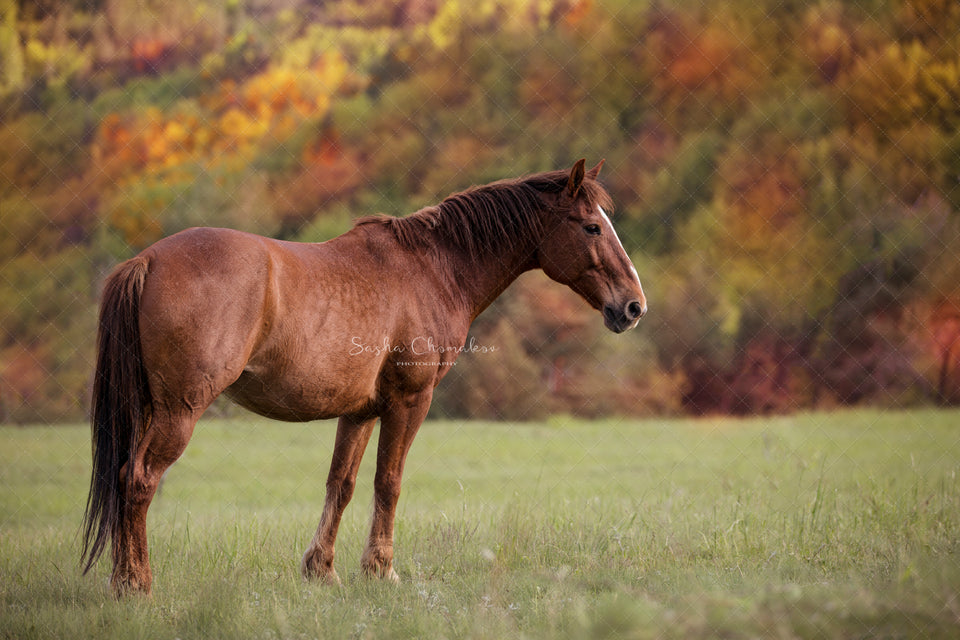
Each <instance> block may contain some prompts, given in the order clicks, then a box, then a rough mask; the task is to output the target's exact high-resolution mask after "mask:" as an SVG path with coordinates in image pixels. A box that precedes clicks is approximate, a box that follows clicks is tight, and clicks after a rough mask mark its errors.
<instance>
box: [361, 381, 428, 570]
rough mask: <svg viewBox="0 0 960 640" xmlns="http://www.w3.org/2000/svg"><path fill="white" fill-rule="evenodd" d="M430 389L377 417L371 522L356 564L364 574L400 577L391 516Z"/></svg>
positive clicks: (425, 409) (399, 400)
mask: <svg viewBox="0 0 960 640" xmlns="http://www.w3.org/2000/svg"><path fill="white" fill-rule="evenodd" d="M432 391H433V390H432V389H430V390H428V391H425V392H421V393H418V394H415V395H408V396H405V397H403V398H402V399H398V400H397V401H396V402H393V403H391V404H390V406H389V407H388V408H387V409H386V410H385V411H384V413H383V415H382V416H381V417H380V441H379V443H378V446H377V475H376V477H375V478H374V482H373V523H372V524H371V526H370V538H369V539H368V540H367V546H366V548H365V549H364V551H363V555H362V556H361V557H360V566H361V568H362V569H363V571H364V573H366V574H367V575H370V576H375V577H377V578H383V579H386V580H390V581H391V582H399V581H400V577H399V576H397V573H396V572H395V571H394V570H393V520H394V517H395V515H396V512H397V500H398V499H399V498H400V481H401V478H402V477H403V464H404V461H405V460H406V458H407V452H408V451H409V450H410V445H411V444H412V443H413V438H414V436H416V435H417V430H418V429H419V428H420V424H421V423H422V422H423V419H424V418H425V417H426V415H427V410H428V409H429V408H430V399H431V398H432V396H433V393H432Z"/></svg>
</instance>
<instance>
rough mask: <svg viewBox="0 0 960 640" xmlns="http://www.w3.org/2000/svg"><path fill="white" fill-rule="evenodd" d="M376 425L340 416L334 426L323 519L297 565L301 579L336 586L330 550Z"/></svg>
mask: <svg viewBox="0 0 960 640" xmlns="http://www.w3.org/2000/svg"><path fill="white" fill-rule="evenodd" d="M376 422H377V419H376V417H372V418H363V419H354V418H350V417H347V416H344V417H342V418H340V421H339V422H338V423H337V440H336V444H334V446H333V459H332V460H331V462H330V474H329V475H328V476H327V496H326V499H325V500H324V504H323V515H322V516H320V525H319V526H318V527H317V533H316V534H315V535H314V536H313V540H312V541H311V542H310V546H309V547H308V548H307V551H306V553H304V554H303V561H302V562H301V563H300V571H301V572H302V573H303V577H305V578H308V579H311V578H317V579H320V580H322V581H324V582H328V583H330V584H339V582H340V578H339V577H338V576H337V572H336V570H335V569H334V568H333V547H334V543H335V541H336V539H337V529H338V528H339V527H340V518H341V517H342V516H343V510H344V509H345V508H346V506H347V503H348V502H350V498H352V497H353V489H354V487H355V486H356V482H357V470H358V469H359V468H360V460H361V459H362V458H363V451H364V449H366V448H367V442H368V441H369V440H370V434H371V433H373V426H374V425H375V424H376Z"/></svg>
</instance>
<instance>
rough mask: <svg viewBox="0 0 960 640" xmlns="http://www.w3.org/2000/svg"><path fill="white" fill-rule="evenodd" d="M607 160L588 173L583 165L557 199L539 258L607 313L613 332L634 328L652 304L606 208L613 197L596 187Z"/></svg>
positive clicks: (547, 270) (543, 265)
mask: <svg viewBox="0 0 960 640" xmlns="http://www.w3.org/2000/svg"><path fill="white" fill-rule="evenodd" d="M602 166H603V161H601V162H600V164H598V165H597V166H596V167H594V168H593V169H591V170H590V171H586V172H585V171H584V161H583V160H580V161H579V162H577V164H575V165H574V167H573V169H572V170H571V171H570V176H569V178H568V180H567V184H566V187H564V188H563V190H562V191H561V192H560V193H558V194H556V196H555V197H556V206H555V207H554V208H553V209H554V210H553V211H547V212H546V214H547V215H545V216H544V218H545V219H544V221H543V240H542V241H541V243H540V247H539V250H538V252H537V257H538V260H539V264H540V267H541V268H542V269H543V271H544V272H545V273H546V274H547V275H548V276H549V277H550V278H552V279H553V280H556V281H557V282H559V283H561V284H565V285H567V286H568V287H570V288H571V289H573V290H574V291H575V292H577V293H578V294H580V296H581V297H583V299H584V300H586V301H587V302H588V303H590V305H591V306H592V307H593V308H594V309H597V310H599V311H601V312H602V313H603V323H604V325H606V327H607V328H608V329H610V330H611V331H614V332H616V333H621V332H623V331H626V330H627V329H632V328H633V327H635V326H636V325H637V322H639V320H640V318H641V317H642V316H643V315H644V314H645V313H646V312H647V299H646V297H645V296H644V295H643V288H642V287H641V286H640V278H639V276H638V275H637V270H636V269H635V268H634V266H633V264H632V263H631V262H630V258H629V257H628V256H627V252H626V251H625V250H624V248H623V245H622V244H620V239H619V238H617V232H616V231H614V230H613V224H612V223H611V222H610V218H608V217H607V214H606V213H605V212H604V210H603V205H605V204H606V205H608V206H609V203H610V196H609V195H608V194H607V193H606V191H604V190H603V187H601V186H600V185H599V183H597V182H596V179H597V175H598V174H599V173H600V167H602Z"/></svg>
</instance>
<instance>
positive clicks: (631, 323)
mask: <svg viewBox="0 0 960 640" xmlns="http://www.w3.org/2000/svg"><path fill="white" fill-rule="evenodd" d="M646 313H647V303H646V301H645V300H630V301H629V302H627V303H626V304H624V305H623V306H620V307H618V306H616V305H609V304H608V305H604V307H603V324H604V326H606V327H607V329H610V331H613V332H614V333H623V332H624V331H627V330H629V329H633V328H634V327H635V326H637V323H638V322H639V321H640V318H642V317H643V316H644V315H646Z"/></svg>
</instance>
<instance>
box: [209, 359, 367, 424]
mask: <svg viewBox="0 0 960 640" xmlns="http://www.w3.org/2000/svg"><path fill="white" fill-rule="evenodd" d="M224 393H225V394H226V395H227V397H229V398H230V399H231V400H233V401H234V402H236V403H237V404H239V405H240V406H241V407H243V408H245V409H248V410H250V411H253V412H254V413H257V414H260V415H262V416H266V417H268V418H273V419H275V420H286V421H289V422H304V421H307V420H321V419H325V418H335V417H338V416H342V415H347V414H355V413H361V412H364V411H367V410H369V408H370V406H371V405H372V403H373V401H374V398H373V396H372V394H371V393H369V392H365V391H364V390H362V389H355V388H350V387H349V386H344V385H335V384H330V383H324V382H323V381H320V380H309V381H291V380H284V379H273V380H271V381H270V382H267V381H266V380H264V379H263V378H261V377H260V376H258V375H255V374H253V373H251V372H249V371H244V372H243V374H242V375H241V376H240V378H239V379H238V380H237V381H236V382H234V383H233V384H232V385H230V386H229V387H227V389H226V391H225V392H224Z"/></svg>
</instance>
